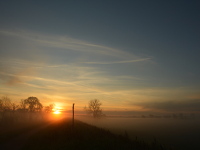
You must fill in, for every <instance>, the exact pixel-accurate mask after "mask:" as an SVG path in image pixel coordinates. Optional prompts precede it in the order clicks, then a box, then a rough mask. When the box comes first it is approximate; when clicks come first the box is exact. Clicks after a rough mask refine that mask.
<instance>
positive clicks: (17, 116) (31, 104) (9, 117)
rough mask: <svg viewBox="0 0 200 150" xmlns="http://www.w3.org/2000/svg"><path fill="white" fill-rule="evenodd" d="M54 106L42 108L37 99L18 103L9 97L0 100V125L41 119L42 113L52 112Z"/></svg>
mask: <svg viewBox="0 0 200 150" xmlns="http://www.w3.org/2000/svg"><path fill="white" fill-rule="evenodd" d="M53 108H54V104H50V105H49V106H43V105H42V103H41V102H40V101H39V99H38V98H37V97H28V98H27V99H23V100H21V101H20V102H19V103H16V102H13V101H12V100H11V99H10V98H9V97H7V96H3V97H1V98H0V124H8V123H12V122H17V121H22V120H32V119H42V118H43V113H49V112H52V111H53Z"/></svg>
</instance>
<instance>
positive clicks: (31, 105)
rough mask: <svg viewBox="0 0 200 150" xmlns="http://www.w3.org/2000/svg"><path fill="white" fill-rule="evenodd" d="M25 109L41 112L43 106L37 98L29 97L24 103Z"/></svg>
mask: <svg viewBox="0 0 200 150" xmlns="http://www.w3.org/2000/svg"><path fill="white" fill-rule="evenodd" d="M22 105H23V108H24V109H25V110H28V111H29V112H40V111H42V108H43V106H42V104H41V103H40V101H39V99H38V98H37V97H28V98H27V99H25V100H23V101H22Z"/></svg>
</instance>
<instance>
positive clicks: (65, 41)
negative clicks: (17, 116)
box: [0, 0, 200, 112]
mask: <svg viewBox="0 0 200 150" xmlns="http://www.w3.org/2000/svg"><path fill="white" fill-rule="evenodd" d="M199 6H200V3H199V2H198V1H184V0H182V1H178V0H177V1H145V0H144V1H113V0H110V1H98V2H97V1H75V0H74V1H42V2H41V1H1V2H0V19H1V20H0V58H1V59H0V77H1V78H0V89H1V90H0V91H1V92H0V94H1V95H2V96H3V95H7V96H10V97H11V98H12V99H15V100H20V99H22V98H27V97H28V96H37V97H38V98H39V99H40V100H41V101H43V102H44V103H51V102H55V101H56V103H57V105H62V106H63V107H65V108H66V109H67V106H70V105H71V103H73V102H75V103H76V104H77V107H79V108H80V109H81V108H82V107H83V106H84V105H87V102H88V101H89V100H91V99H94V98H97V99H100V100H101V101H102V103H103V106H104V109H105V110H115V109H117V110H119V111H121V110H128V111H164V112H172V111H183V112H184V111H195V112H196V111H199V109H198V108H200V107H197V106H200V105H199V104H200V94H199V92H200V86H199V85H200V69H199V64H200V59H199V56H200V52H199V47H200V44H199V40H200V30H199V26H200V19H199V18H200V11H199ZM169 104H170V105H169ZM173 108H174V109H173Z"/></svg>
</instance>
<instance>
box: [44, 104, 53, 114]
mask: <svg viewBox="0 0 200 150" xmlns="http://www.w3.org/2000/svg"><path fill="white" fill-rule="evenodd" d="M54 108H55V104H50V105H49V106H45V112H47V113H50V112H52V111H53V109H54Z"/></svg>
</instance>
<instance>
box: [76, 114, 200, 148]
mask: <svg viewBox="0 0 200 150" xmlns="http://www.w3.org/2000/svg"><path fill="white" fill-rule="evenodd" d="M77 119H79V120H81V121H84V122H87V123H89V124H92V125H95V126H98V127H101V128H105V129H109V130H110V131H112V132H113V133H117V134H121V135H125V132H126V133H127V134H128V136H129V137H130V138H132V139H135V138H136V137H137V138H138V139H141V140H144V141H146V142H148V141H149V142H152V141H153V140H154V139H156V140H157V141H158V142H160V143H161V144H163V145H166V146H168V147H174V148H177V150H179V149H180V150H189V149H199V148H200V144H199V139H200V118H196V119H194V118H193V119H191V118H190V119H174V118H169V119H166V118H123V117H121V118H119V117H116V118H104V119H98V120H96V119H93V118H88V117H77Z"/></svg>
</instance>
